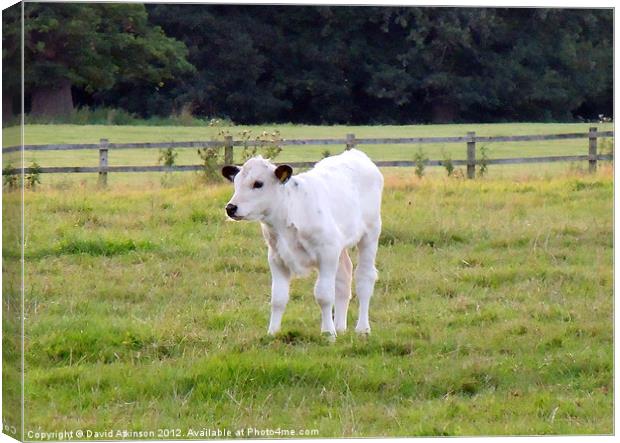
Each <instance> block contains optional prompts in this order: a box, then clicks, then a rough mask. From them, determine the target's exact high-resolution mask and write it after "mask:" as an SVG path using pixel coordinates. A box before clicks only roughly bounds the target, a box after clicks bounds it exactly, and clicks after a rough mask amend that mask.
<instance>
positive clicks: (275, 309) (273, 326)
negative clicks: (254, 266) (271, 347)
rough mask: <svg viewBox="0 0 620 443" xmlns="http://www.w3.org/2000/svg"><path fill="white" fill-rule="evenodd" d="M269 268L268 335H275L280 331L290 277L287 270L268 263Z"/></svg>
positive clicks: (271, 262)
mask: <svg viewBox="0 0 620 443" xmlns="http://www.w3.org/2000/svg"><path fill="white" fill-rule="evenodd" d="M269 267H270V268H271V320H270V321H269V330H268V333H269V334H270V335H275V334H276V333H277V332H278V331H279V330H280V325H281V324H282V315H283V314H284V310H285V309H286V304H287V303H288V298H289V287H290V281H291V277H290V274H289V272H288V270H287V269H285V268H283V267H282V266H280V265H278V264H277V263H275V262H273V261H272V260H270V261H269Z"/></svg>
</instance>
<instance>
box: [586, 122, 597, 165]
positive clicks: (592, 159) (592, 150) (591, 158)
mask: <svg viewBox="0 0 620 443" xmlns="http://www.w3.org/2000/svg"><path fill="white" fill-rule="evenodd" d="M589 141H590V145H589V149H588V163H590V167H589V171H590V173H594V172H596V160H597V152H596V150H597V149H596V148H597V146H596V144H597V143H596V142H597V139H596V128H595V127H592V128H590V134H589Z"/></svg>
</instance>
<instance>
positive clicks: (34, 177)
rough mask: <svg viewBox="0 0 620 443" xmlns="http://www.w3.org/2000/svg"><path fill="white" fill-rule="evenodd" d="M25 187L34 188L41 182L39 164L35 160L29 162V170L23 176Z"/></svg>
mask: <svg viewBox="0 0 620 443" xmlns="http://www.w3.org/2000/svg"><path fill="white" fill-rule="evenodd" d="M24 180H25V184H26V187H27V188H29V189H32V190H35V189H36V187H37V185H40V184H41V166H40V165H39V164H38V163H37V162H34V161H33V162H32V163H31V164H30V172H29V173H28V174H26V176H25V177H24Z"/></svg>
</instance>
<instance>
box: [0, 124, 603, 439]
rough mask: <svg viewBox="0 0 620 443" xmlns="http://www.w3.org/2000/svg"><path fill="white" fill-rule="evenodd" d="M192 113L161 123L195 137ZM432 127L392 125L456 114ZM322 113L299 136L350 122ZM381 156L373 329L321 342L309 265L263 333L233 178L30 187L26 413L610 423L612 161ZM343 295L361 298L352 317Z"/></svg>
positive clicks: (104, 424)
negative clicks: (446, 167) (463, 163)
mask: <svg viewBox="0 0 620 443" xmlns="http://www.w3.org/2000/svg"><path fill="white" fill-rule="evenodd" d="M79 129H80V130H83V131H85V132H81V133H79V134H76V135H71V136H70V137H69V136H67V135H66V132H64V133H61V131H56V133H54V131H52V130H51V128H46V127H32V128H30V127H29V128H28V130H27V136H26V137H27V143H34V142H35V140H36V142H38V143H41V142H48V143H54V142H71V141H73V142H75V141H78V140H79V141H84V142H88V141H96V140H97V139H98V138H99V137H101V136H105V135H107V136H109V137H110V138H111V139H112V140H114V137H112V136H111V135H110V134H115V133H114V132H111V129H110V128H105V127H92V128H88V129H86V128H79ZM134 129H138V130H140V131H142V130H144V132H143V133H136V134H133V133H132V136H131V137H129V135H127V136H126V137H125V139H124V140H123V141H128V139H132V140H161V139H162V134H164V133H166V132H165V131H163V132H152V130H153V129H158V130H159V129H160V128H151V127H149V128H134ZM193 129H194V128H182V129H180V131H183V133H182V134H181V133H180V132H179V133H177V134H170V135H171V138H176V139H180V138H181V137H182V136H183V137H187V138H188V139H192V138H199V137H197V135H198V134H200V133H199V132H192V131H191V130H193ZM200 129H201V128H200ZM285 129H286V128H283V129H282V133H283V134H285ZM297 129H298V128H296V127H292V126H291V127H290V130H291V131H293V130H297ZM440 129H441V130H438V129H436V128H431V127H423V128H421V129H415V130H414V129H413V128H412V129H411V130H410V131H409V132H407V130H399V131H398V133H396V132H395V133H394V134H392V135H410V134H414V133H415V134H418V133H420V132H421V131H423V132H424V133H425V134H426V135H429V134H430V133H433V134H435V132H436V135H451V134H462V133H464V132H466V131H467V130H468V127H466V126H453V127H452V126H450V127H448V126H447V127H443V128H440ZM529 129H530V128H527V127H526V128H524V129H523V131H522V132H521V133H527V132H530V131H529ZM574 129H575V128H570V129H569V130H571V131H572V130H574ZM476 130H477V131H478V132H480V133H483V129H482V126H477V127H476ZM488 130H489V131H491V130H492V131H493V132H494V133H499V134H502V133H517V127H512V130H511V127H510V126H509V125H506V126H504V127H499V128H491V127H489V128H488ZM556 130H558V128H555V127H554V128H552V129H550V131H549V132H555V131H556ZM119 131H120V129H119ZM321 131H323V132H321V133H320V134H319V133H318V129H316V128H313V129H312V132H311V133H310V132H308V133H299V134H297V135H296V136H301V137H310V136H312V137H318V136H337V135H339V134H340V133H342V134H344V133H346V132H356V134H357V133H359V135H360V136H361V135H363V131H362V130H361V129H359V130H358V128H355V130H354V131H348V130H347V129H346V128H323V129H321ZM378 131H379V133H381V134H382V135H386V134H391V130H390V129H389V128H380V129H378ZM427 131H428V132H427ZM379 133H376V132H375V133H373V135H379ZM28 134H30V135H28ZM35 134H37V135H35ZM85 134H87V136H85ZM115 135H118V136H119V138H121V137H120V132H119V133H118V134H115ZM285 135H287V134H285ZM205 136H206V135H205ZM63 137H67V138H63ZM73 137H75V138H73ZM38 160H39V159H38ZM41 160H42V159H41ZM40 163H41V164H42V165H43V164H44V162H43V161H40ZM491 170H493V169H491ZM384 172H385V175H386V189H385V193H384V203H383V219H384V229H383V234H382V237H381V245H380V248H379V253H378V257H377V267H378V268H379V272H380V279H379V281H378V283H377V287H376V291H375V297H374V298H373V302H372V307H371V323H372V327H373V334H372V336H370V338H369V339H368V340H362V339H360V338H358V337H356V336H355V334H354V333H352V332H349V333H346V334H343V335H341V336H339V337H338V339H337V341H336V343H335V344H330V343H328V342H327V341H325V340H323V339H322V338H321V337H320V334H319V317H320V312H319V309H318V307H317V306H316V304H315V303H314V301H313V298H312V295H311V294H312V286H313V280H312V279H310V278H309V279H302V280H296V281H295V282H294V284H293V286H292V296H291V301H290V303H289V306H288V308H287V312H286V314H285V317H284V321H283V331H282V333H281V334H280V335H279V336H278V337H277V338H275V339H270V338H267V337H266V329H267V323H268V317H269V303H268V301H269V287H270V277H269V272H268V267H267V262H266V251H265V246H264V241H263V240H262V238H261V234H260V228H259V226H258V225H257V224H253V223H233V222H227V221H225V217H224V213H223V209H222V208H223V206H224V205H225V203H226V202H227V200H228V199H229V197H230V195H231V189H230V188H229V187H228V186H226V185H222V186H219V185H218V186H212V187H206V186H204V185H200V184H198V183H199V182H198V181H195V179H194V177H193V176H192V175H186V176H184V177H185V178H184V179H183V180H180V181H179V182H177V183H176V184H175V185H174V186H173V187H172V188H169V189H162V188H160V187H158V186H155V185H150V184H147V185H137V184H136V185H135V186H131V187H128V186H127V185H126V183H121V182H119V183H114V182H112V183H111V185H110V186H109V188H108V189H105V190H103V189H97V188H96V187H95V185H94V184H93V183H92V182H84V183H83V184H82V185H80V186H71V187H68V188H62V187H58V186H44V187H43V188H41V190H39V191H36V192H32V191H27V192H26V204H27V207H26V221H27V225H26V239H27V247H26V256H27V260H26V296H27V300H26V356H25V360H26V392H25V393H26V410H27V414H26V424H25V427H26V431H28V430H39V429H43V430H56V429H87V428H90V429H93V430H99V431H101V430H108V429H134V430H156V429H158V428H164V429H165V428H172V429H176V428H179V429H181V430H182V432H183V433H185V432H186V431H187V429H188V428H189V427H193V428H194V429H196V428H198V429H200V428H201V427H202V426H207V427H210V428H223V427H227V428H230V429H233V430H234V429H238V428H247V427H256V428H259V429H264V428H273V429H276V428H282V429H285V428H292V429H300V428H304V429H317V430H318V431H319V435H318V436H319V437H329V436H415V435H487V434H490V435H505V434H521V435H529V434H610V433H612V432H613V414H612V412H613V375H612V368H613V333H612V325H613V323H612V305H613V299H612V279H613V271H612V243H613V242H612V235H613V228H612V226H613V225H612V209H613V203H612V196H613V181H612V177H611V172H610V169H609V168H607V167H603V168H601V171H599V173H598V174H597V175H593V176H588V175H584V174H581V173H579V171H577V170H573V171H571V172H568V173H561V174H556V175H554V176H549V175H547V176H541V177H534V176H526V175H523V174H524V172H523V171H521V176H518V177H516V178H515V177H511V178H510V179H505V178H502V177H496V176H490V177H488V178H485V179H482V180H475V181H467V180H462V179H447V178H444V177H441V176H439V174H433V175H431V176H429V177H425V178H424V179H422V180H418V179H416V178H415V177H412V175H413V174H411V171H410V170H409V171H408V172H407V171H406V170H403V169H399V170H386V171H384ZM134 175H135V176H140V174H134ZM44 183H45V178H44ZM69 191H70V192H69ZM17 198H19V194H18V193H10V194H5V196H4V199H5V204H6V203H7V202H8V203H10V202H11V201H12V199H17ZM7 247H8V248H9V249H8V250H7V253H10V252H11V251H10V245H9V246H7ZM9 255H10V254H9ZM356 314H357V307H356V300H354V301H353V303H352V308H351V312H350V314H349V324H352V322H353V321H354V319H355V318H356Z"/></svg>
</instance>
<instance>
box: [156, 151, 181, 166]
mask: <svg viewBox="0 0 620 443" xmlns="http://www.w3.org/2000/svg"><path fill="white" fill-rule="evenodd" d="M178 156H179V153H178V152H176V151H175V150H174V148H166V149H160V150H159V159H158V162H159V163H163V165H164V166H168V167H172V166H174V164H175V162H176V159H177V157H178Z"/></svg>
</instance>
